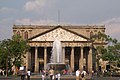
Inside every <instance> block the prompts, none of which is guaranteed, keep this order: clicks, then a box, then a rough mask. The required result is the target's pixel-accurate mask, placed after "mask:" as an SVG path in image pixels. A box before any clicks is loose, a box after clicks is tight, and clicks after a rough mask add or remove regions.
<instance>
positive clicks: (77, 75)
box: [76, 69, 80, 80]
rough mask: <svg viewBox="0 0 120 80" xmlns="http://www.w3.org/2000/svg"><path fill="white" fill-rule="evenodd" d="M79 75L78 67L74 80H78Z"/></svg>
mask: <svg viewBox="0 0 120 80" xmlns="http://www.w3.org/2000/svg"><path fill="white" fill-rule="evenodd" d="M79 76H80V70H79V69H78V70H77V71H76V80H79Z"/></svg>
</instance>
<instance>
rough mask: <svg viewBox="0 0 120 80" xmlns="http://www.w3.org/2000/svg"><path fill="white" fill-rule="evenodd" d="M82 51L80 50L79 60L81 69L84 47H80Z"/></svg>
mask: <svg viewBox="0 0 120 80" xmlns="http://www.w3.org/2000/svg"><path fill="white" fill-rule="evenodd" d="M80 50H81V51H80V54H81V55H80V60H79V69H80V70H83V47H81V49H80Z"/></svg>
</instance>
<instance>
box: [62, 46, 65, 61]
mask: <svg viewBox="0 0 120 80" xmlns="http://www.w3.org/2000/svg"><path fill="white" fill-rule="evenodd" d="M62 54H63V63H65V47H62Z"/></svg>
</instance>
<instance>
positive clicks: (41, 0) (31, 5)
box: [24, 0, 46, 11]
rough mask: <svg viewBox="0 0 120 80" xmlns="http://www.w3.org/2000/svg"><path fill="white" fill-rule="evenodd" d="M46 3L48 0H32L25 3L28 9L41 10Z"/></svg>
mask: <svg viewBox="0 0 120 80" xmlns="http://www.w3.org/2000/svg"><path fill="white" fill-rule="evenodd" d="M45 4H46V0H30V1H28V2H27V3H26V4H25V6H24V7H25V10H26V11H33V10H39V9H40V8H42V7H44V6H45Z"/></svg>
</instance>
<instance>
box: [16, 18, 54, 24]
mask: <svg viewBox="0 0 120 80" xmlns="http://www.w3.org/2000/svg"><path fill="white" fill-rule="evenodd" d="M15 22H16V23H17V24H33V25H34V24H35V25H37V24H38V25H50V24H55V23H56V22H55V21H53V20H31V19H28V18H24V19H17V20H16V21H15Z"/></svg>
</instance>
